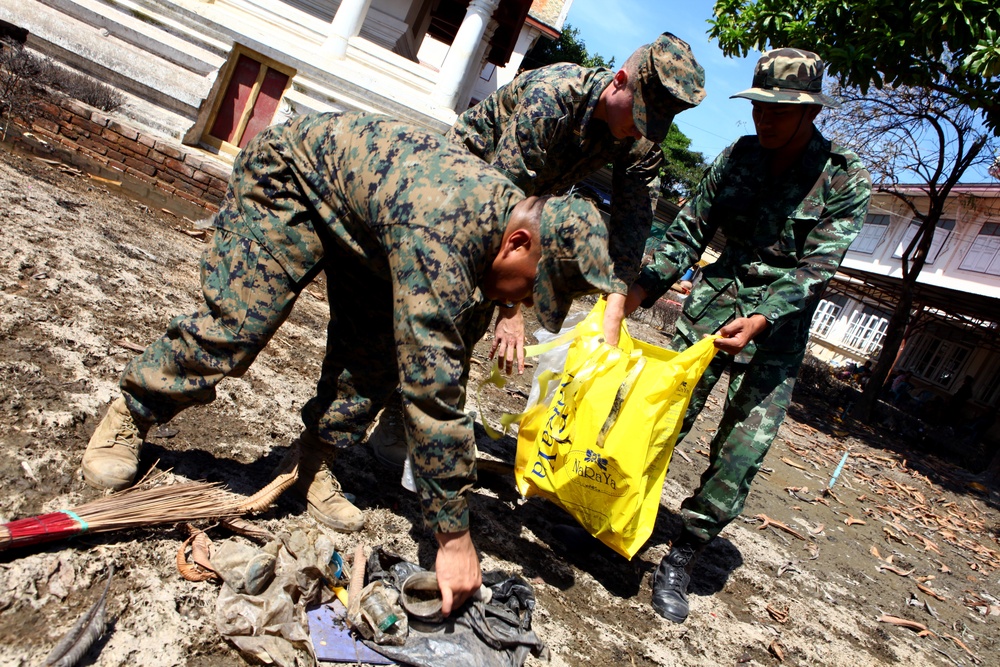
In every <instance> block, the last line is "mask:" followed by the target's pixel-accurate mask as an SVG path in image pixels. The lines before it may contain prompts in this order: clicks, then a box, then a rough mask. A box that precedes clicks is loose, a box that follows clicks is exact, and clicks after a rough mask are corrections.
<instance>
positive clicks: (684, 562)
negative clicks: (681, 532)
mask: <svg viewBox="0 0 1000 667" xmlns="http://www.w3.org/2000/svg"><path fill="white" fill-rule="evenodd" d="M701 549H702V545H700V544H697V543H696V542H694V541H693V540H691V539H690V538H688V537H686V536H685V537H681V538H680V539H679V540H678V541H677V542H676V543H675V544H674V546H673V548H672V549H670V553H668V554H667V555H666V556H664V557H663V560H661V561H660V566H659V567H658V568H656V573H655V574H653V601H652V602H653V609H655V610H656V613H657V614H659V615H660V616H662V617H663V618H665V619H667V620H668V621H673V622H674V623H683V622H684V621H685V619H687V617H688V600H687V590H688V584H690V583H691V570H692V569H693V568H694V561H695V558H696V557H697V556H698V554H699V553H701Z"/></svg>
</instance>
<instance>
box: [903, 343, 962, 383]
mask: <svg viewBox="0 0 1000 667" xmlns="http://www.w3.org/2000/svg"><path fill="white" fill-rule="evenodd" d="M969 354H970V349H969V348H968V347H966V346H965V345H960V344H958V343H955V342H954V341H950V340H945V339H944V338H938V337H937V336H930V335H925V336H921V337H920V339H919V340H917V341H915V343H914V346H913V348H912V352H911V353H910V355H909V360H908V361H907V364H906V367H907V368H909V369H910V370H912V371H913V374H914V375H916V376H918V377H921V378H923V379H925V380H927V381H929V382H933V383H934V384H937V385H940V386H941V387H942V388H944V389H951V387H952V386H954V385H956V384H957V383H956V379H957V378H958V376H959V371H961V370H962V368H963V366H964V365H965V362H966V360H967V359H968V358H969Z"/></svg>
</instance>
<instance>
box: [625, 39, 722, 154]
mask: <svg viewBox="0 0 1000 667" xmlns="http://www.w3.org/2000/svg"><path fill="white" fill-rule="evenodd" d="M636 54H638V57H639V64H638V66H637V67H636V71H635V74H634V76H635V77H636V81H635V95H634V98H633V103H632V117H633V119H634V120H635V126H636V128H638V130H639V132H641V133H642V136H644V137H646V138H647V139H649V140H650V141H652V142H654V143H657V144H658V143H660V142H661V141H663V139H664V138H665V137H666V136H667V132H669V131H670V124H671V123H673V122H674V116H675V115H677V114H679V113H680V112H682V111H684V110H685V109H690V108H692V107H696V106H698V104H699V103H700V102H701V101H702V100H703V99H705V70H704V69H703V68H702V66H701V65H699V64H698V61H697V60H695V59H694V54H692V53H691V47H690V46H688V43H687V42H685V41H684V40H683V39H681V38H679V37H676V36H674V35H672V34H670V33H669V32H665V33H663V34H662V35H660V36H659V38H657V40H656V41H655V42H653V43H652V44H647V45H645V46H641V47H639V48H638V49H637V50H636Z"/></svg>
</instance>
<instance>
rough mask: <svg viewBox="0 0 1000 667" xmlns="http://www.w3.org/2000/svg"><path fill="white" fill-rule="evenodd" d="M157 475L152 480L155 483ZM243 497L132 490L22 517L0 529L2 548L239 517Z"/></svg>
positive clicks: (176, 488)
mask: <svg viewBox="0 0 1000 667" xmlns="http://www.w3.org/2000/svg"><path fill="white" fill-rule="evenodd" d="M159 477H160V476H157V477H156V478H154V480H151V481H155V480H156V479H159ZM245 500H246V499H245V498H243V497H242V496H238V495H236V494H233V493H230V492H229V491H227V490H226V489H225V488H224V487H223V486H222V485H220V484H217V483H209V482H182V483H179V484H167V485H163V486H156V487H153V488H139V487H133V488H131V489H127V490H126V491H122V492H121V493H116V494H113V495H110V496H107V497H106V498H101V499H99V500H95V501H92V502H89V503H86V504H85V505H81V506H80V507H77V508H75V509H73V510H63V511H60V512H52V513H50V514H43V515H41V516H37V517H32V518H28V519H20V520H17V521H12V522H10V523H7V524H4V525H2V526H0V550H2V549H7V548H9V547H15V546H27V545H29V544H39V543H41V542H49V541H52V540H58V539H62V538H65V537H70V536H72V535H78V534H81V533H85V532H86V533H100V532H107V531H111V530H125V529H128V528H139V527H142V526H153V525H158V524H165V523H180V522H183V521H196V520H199V519H218V518H226V517H235V516H240V515H241V514H243V512H242V511H241V509H240V505H241V504H242V503H243V502H244V501H245Z"/></svg>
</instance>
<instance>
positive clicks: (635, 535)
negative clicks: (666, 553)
mask: <svg viewBox="0 0 1000 667" xmlns="http://www.w3.org/2000/svg"><path fill="white" fill-rule="evenodd" d="M604 304H605V302H604V300H603V299H601V300H599V301H598V302H597V305H596V306H595V307H594V310H593V311H591V313H590V315H588V316H587V318H586V319H585V320H584V321H583V322H581V323H580V324H578V325H577V326H576V329H575V330H574V335H575V338H574V339H573V341H572V343H571V344H570V348H569V352H568V353H567V357H566V365H565V368H564V369H563V372H562V376H561V378H559V382H560V384H559V386H558V388H557V389H556V391H555V393H554V395H553V397H552V399H551V400H549V401H546V400H545V398H544V397H545V396H546V390H545V388H544V387H542V389H541V392H540V396H542V397H543V398H542V399H541V400H540V401H539V402H538V403H537V404H535V405H533V406H529V407H528V409H527V410H526V411H525V413H524V416H523V418H522V419H521V425H520V428H519V430H518V437H517V458H516V461H515V464H514V475H515V478H516V481H517V488H518V491H520V492H521V495H523V496H525V497H527V496H534V495H540V496H543V497H545V498H548V499H549V500H551V501H552V502H554V503H556V504H557V505H559V506H561V507H562V508H563V509H565V510H566V511H567V512H569V513H570V514H571V515H572V516H573V517H574V518H575V519H576V520H577V521H578V522H579V523H580V525H581V526H583V527H584V528H586V529H587V530H588V531H589V532H590V534H591V535H593V536H594V537H597V538H598V539H599V540H601V541H602V542H604V544H606V545H608V546H609V547H611V548H612V549H614V550H615V551H617V552H618V553H620V554H622V555H623V556H625V557H626V558H629V559H631V558H632V556H634V555H635V553H636V552H637V551H638V550H639V548H640V547H641V546H642V545H643V544H644V543H645V542H646V540H647V539H649V536H650V535H651V534H652V532H653V525H654V523H655V522H656V513H657V510H658V509H659V506H660V492H661V488H662V487H663V479H664V477H665V476H666V474H667V466H668V465H669V464H670V456H671V454H672V453H673V449H674V442H675V441H676V440H677V435H678V433H679V432H680V428H681V423H682V422H683V420H684V413H685V411H686V410H687V406H688V402H689V401H690V399H691V392H692V391H693V389H694V386H695V384H697V382H698V379H699V378H700V377H701V374H702V373H704V372H705V368H706V367H707V366H708V364H709V362H710V361H711V360H712V357H714V356H715V347H714V346H713V344H712V341H713V340H714V338H705V339H703V340H701V341H700V342H698V343H696V344H695V345H692V346H691V347H690V348H688V349H687V350H685V351H684V352H672V351H670V350H666V349H664V348H661V347H657V346H655V345H650V344H648V343H644V342H642V341H637V340H633V339H632V338H631V337H630V336H629V335H628V331H627V329H626V328H625V326H622V335H621V340H620V342H619V346H618V347H612V346H610V345H608V344H607V343H604V342H602V341H603V324H602V323H603V318H604ZM539 379H540V380H541V382H542V383H544V382H545V378H544V377H543V378H537V377H536V382H537V381H539Z"/></svg>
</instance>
